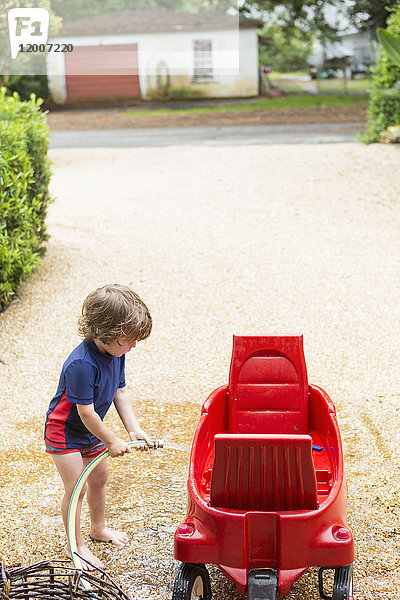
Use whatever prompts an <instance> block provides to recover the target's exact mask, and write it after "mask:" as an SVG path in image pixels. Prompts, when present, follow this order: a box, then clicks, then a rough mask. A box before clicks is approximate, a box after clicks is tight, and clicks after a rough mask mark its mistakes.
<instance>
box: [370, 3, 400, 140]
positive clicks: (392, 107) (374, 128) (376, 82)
mask: <svg viewBox="0 0 400 600" xmlns="http://www.w3.org/2000/svg"><path fill="white" fill-rule="evenodd" d="M387 31H388V32H389V33H391V34H392V35H393V36H395V37H396V38H399V37H400V3H397V8H396V9H395V10H394V11H393V12H392V14H391V16H390V17H389V19H388V26H387ZM398 81H400V66H398V65H396V63H395V62H394V61H393V59H392V58H390V57H389V55H388V54H387V52H386V51H385V50H384V49H383V48H381V49H380V57H379V60H378V62H377V65H376V67H375V68H374V70H373V77H372V83H373V89H372V92H371V97H370V102H369V108H368V128H367V131H366V133H365V135H364V136H363V141H364V142H366V143H372V142H379V140H380V135H381V132H382V131H385V130H387V129H388V128H389V127H393V126H398V125H399V124H400V102H399V99H398V98H396V97H393V95H392V93H391V92H389V94H385V90H386V91H389V90H392V89H393V88H395V87H396V84H397V82H398Z"/></svg>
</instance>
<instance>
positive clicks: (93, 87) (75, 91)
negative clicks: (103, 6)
mask: <svg viewBox="0 0 400 600" xmlns="http://www.w3.org/2000/svg"><path fill="white" fill-rule="evenodd" d="M261 25H262V23H261V22H260V21H259V20H255V19H245V18H242V17H239V16H237V15H236V16H232V15H228V14H221V13H200V14H199V13H196V14H194V13H174V12H162V11H123V12H118V13H111V14H107V15H101V16H96V17H85V18H81V19H79V20H76V21H72V22H68V23H64V24H63V26H62V29H61V30H60V32H59V34H58V37H57V38H53V39H50V40H49V43H53V44H57V45H59V49H60V50H64V51H59V52H51V53H49V58H48V62H47V70H48V76H49V86H50V91H51V94H52V97H53V99H54V101H55V102H57V103H60V104H63V103H66V102H74V101H75V102H76V101H84V100H93V99H104V98H118V99H121V98H125V99H127V98H145V99H148V98H149V99H151V98H163V97H178V98H179V97H180V98H183V97H185V98H190V97H192V98H193V97H214V98H215V97H240V96H256V95H257V94H258V37H257V28H258V27H260V26H261ZM57 47H58V46H57Z"/></svg>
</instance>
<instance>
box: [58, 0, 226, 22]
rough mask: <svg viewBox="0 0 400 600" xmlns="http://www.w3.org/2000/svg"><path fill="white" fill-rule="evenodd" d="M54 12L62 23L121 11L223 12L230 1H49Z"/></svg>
mask: <svg viewBox="0 0 400 600" xmlns="http://www.w3.org/2000/svg"><path fill="white" fill-rule="evenodd" d="M51 5H52V8H53V10H54V12H55V13H56V14H58V15H61V16H62V17H63V19H64V21H73V20H75V19H79V18H81V17H90V16H95V15H102V14H108V13H112V12H118V11H123V10H138V11H139V10H161V11H163V10H166V11H167V10H170V11H172V10H174V11H177V12H179V11H181V12H199V11H207V10H214V11H215V10H218V11H223V10H226V9H227V8H229V6H230V5H232V2H230V0H51Z"/></svg>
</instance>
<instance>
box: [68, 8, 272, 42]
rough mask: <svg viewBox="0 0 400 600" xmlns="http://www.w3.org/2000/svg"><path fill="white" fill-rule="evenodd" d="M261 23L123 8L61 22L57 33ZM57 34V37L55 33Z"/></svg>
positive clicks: (212, 15)
mask: <svg viewBox="0 0 400 600" xmlns="http://www.w3.org/2000/svg"><path fill="white" fill-rule="evenodd" d="M238 24H239V26H240V28H256V27H261V26H262V25H263V22H262V21H260V20H257V19H247V18H246V17H243V16H239V17H238V16H237V15H227V14H225V13H178V12H169V11H161V10H146V11H136V10H125V11H120V12H114V13H108V14H105V15H98V16H91V17H82V18H80V19H77V20H76V21H68V22H65V23H63V25H62V27H61V29H60V31H59V32H58V36H63V37H64V36H66V35H74V36H75V35H80V36H82V35H95V34H116V33H143V32H146V33H147V32H152V31H188V30H196V29H230V28H231V27H236V26H237V25H238ZM58 36H57V37H58Z"/></svg>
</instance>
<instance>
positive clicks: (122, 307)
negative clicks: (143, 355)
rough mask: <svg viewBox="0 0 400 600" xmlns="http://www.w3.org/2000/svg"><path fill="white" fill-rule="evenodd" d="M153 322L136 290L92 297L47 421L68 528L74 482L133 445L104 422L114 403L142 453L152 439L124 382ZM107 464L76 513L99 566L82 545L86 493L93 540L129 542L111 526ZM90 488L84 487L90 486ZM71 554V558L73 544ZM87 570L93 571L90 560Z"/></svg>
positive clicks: (102, 291) (105, 290)
mask: <svg viewBox="0 0 400 600" xmlns="http://www.w3.org/2000/svg"><path fill="white" fill-rule="evenodd" d="M151 327H152V319H151V316H150V313H149V310H148V308H147V306H146V305H145V304H144V302H143V301H142V300H141V299H140V298H139V296H138V295H137V294H135V292H133V291H132V290H131V289H130V288H128V287H126V286H123V285H106V286H104V287H101V288H99V289H97V290H95V291H94V292H92V293H91V294H89V296H88V297H87V298H86V300H85V301H84V303H83V307H82V316H81V317H80V319H79V333H80V335H81V336H82V337H83V338H84V341H83V342H82V343H81V344H79V346H77V347H76V348H75V350H73V351H72V353H71V354H70V355H69V357H68V358H67V360H66V361H65V363H64V365H63V368H62V371H61V375H60V380H59V383H58V389H57V392H56V395H55V396H54V398H53V399H52V401H51V402H50V407H49V410H48V411H47V416H46V425H45V442H46V451H47V452H48V453H49V454H50V455H51V457H52V459H53V460H54V463H55V465H56V468H57V471H58V472H59V474H60V476H61V479H62V481H63V484H64V490H65V494H64V498H63V500H62V504H61V512H62V517H63V521H64V526H65V529H66V530H67V518H68V507H69V502H70V498H71V495H72V492H73V490H74V487H75V484H76V482H77V480H78V478H79V476H80V474H81V473H82V471H83V470H84V469H85V468H86V466H87V465H88V464H89V463H90V462H91V461H92V460H93V458H94V457H96V456H98V455H99V454H100V453H101V452H102V451H103V450H104V449H105V448H106V447H107V448H108V451H109V453H110V456H112V457H115V456H122V455H123V454H125V453H126V452H130V451H131V448H130V447H129V446H128V444H127V443H126V442H125V441H124V440H123V439H121V438H119V437H117V436H116V435H115V434H114V433H113V432H112V431H111V429H109V428H108V427H107V426H106V425H105V424H104V423H103V419H104V417H105V415H106V413H107V411H108V409H109V408H110V406H111V404H112V403H114V406H115V408H116V409H117V412H118V415H119V417H120V419H121V421H122V423H123V424H124V427H125V429H126V431H127V432H128V435H129V437H130V439H131V440H132V441H135V440H144V443H143V445H142V446H139V447H138V449H140V450H148V449H149V446H150V445H151V442H150V438H149V436H148V435H147V434H146V433H145V432H144V431H143V429H141V428H140V426H139V424H138V422H137V420H136V417H135V414H134V411H133V407H132V401H131V398H130V395H129V392H128V391H127V388H126V384H125V373H124V367H125V354H126V353H127V352H129V351H130V350H131V349H132V348H134V347H135V346H136V342H138V341H139V340H144V339H146V338H147V337H148V336H149V335H150V332H151ZM107 479H108V465H107V461H106V460H104V461H102V462H101V463H99V465H98V466H97V467H96V468H95V469H94V470H93V471H92V473H91V474H90V476H89V477H88V480H87V489H83V490H82V494H81V497H80V498H79V501H78V506H77V514H76V543H77V546H78V552H79V554H80V555H81V556H82V557H83V558H84V559H87V560H88V561H89V562H90V563H92V564H93V565H94V566H96V567H100V568H101V567H102V566H103V565H102V563H101V562H100V560H99V559H98V558H97V557H96V556H94V554H93V553H92V552H91V551H90V550H89V548H88V547H87V546H86V544H85V543H84V540H83V537H82V533H81V530H80V514H81V506H82V500H83V496H84V494H85V492H86V497H87V501H88V505H89V514H90V536H91V538H92V539H94V540H97V541H103V542H110V543H113V544H116V545H117V546H121V547H122V546H124V545H125V544H126V543H127V541H128V537H127V535H126V534H125V533H122V532H120V531H115V530H113V529H110V528H108V527H107V526H106V523H105V487H106V483H107ZM85 487H86V486H85ZM64 551H65V553H66V554H67V556H69V558H71V556H70V552H69V547H68V544H67V545H66V547H65V550H64ZM84 565H85V567H84V568H86V569H91V568H92V567H91V566H90V565H89V564H88V563H85V562H84Z"/></svg>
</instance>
